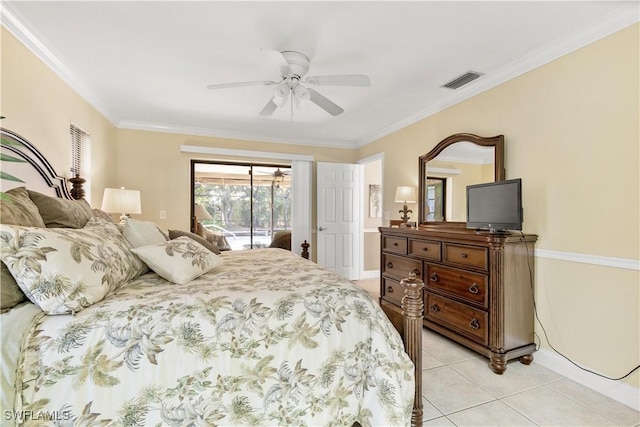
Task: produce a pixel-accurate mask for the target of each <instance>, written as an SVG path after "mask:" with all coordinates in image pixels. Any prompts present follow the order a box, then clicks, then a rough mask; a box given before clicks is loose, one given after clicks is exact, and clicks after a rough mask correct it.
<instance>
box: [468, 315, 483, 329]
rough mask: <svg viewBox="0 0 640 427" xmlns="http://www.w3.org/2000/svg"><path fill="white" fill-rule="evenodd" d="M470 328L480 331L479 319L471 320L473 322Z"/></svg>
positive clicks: (470, 323)
mask: <svg viewBox="0 0 640 427" xmlns="http://www.w3.org/2000/svg"><path fill="white" fill-rule="evenodd" d="M469 326H470V327H471V329H475V330H478V329H480V322H478V319H476V318H475V317H474V318H473V319H471V322H469Z"/></svg>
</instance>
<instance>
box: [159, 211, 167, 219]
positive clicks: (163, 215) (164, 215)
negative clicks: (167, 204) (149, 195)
mask: <svg viewBox="0 0 640 427" xmlns="http://www.w3.org/2000/svg"><path fill="white" fill-rule="evenodd" d="M160 219H167V211H165V210H162V211H160Z"/></svg>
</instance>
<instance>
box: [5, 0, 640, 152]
mask: <svg viewBox="0 0 640 427" xmlns="http://www.w3.org/2000/svg"><path fill="white" fill-rule="evenodd" d="M638 5H639V3H638V2H637V1H631V2H617V1H586V2H577V1H550V2H524V1H514V2H504V1H495V2H482V1H472V2H458V1H448V2H447V1H441V2H433V1H407V2H398V1H392V2H380V1H373V2H369V1H352V2H337V1H320V2H304V1H302V2H300V1H298V2H293V1H292V2H271V1H258V2H246V1H236V2H234V1H231V2H216V1H192V2H180V1H174V2H169V1H138V2H133V1H108V2H96V1H87V2H82V1H68V2H62V1H45V2H30V1H3V2H2V22H3V25H5V26H6V27H7V28H8V29H9V30H10V31H12V32H13V33H14V34H15V35H16V36H17V37H18V38H19V39H20V40H22V41H23V42H24V43H25V44H26V45H27V46H29V47H30V48H31V49H32V50H33V51H34V52H36V54H37V55H38V56H40V57H41V58H42V59H43V60H44V61H45V62H47V63H48V64H49V65H50V66H51V67H52V68H53V69H54V70H55V71H56V72H57V73H58V74H60V75H61V76H62V77H63V78H64V79H65V80H66V81H67V82H68V83H69V84H70V85H71V86H72V87H73V88H74V89H76V90H77V91H78V92H79V93H80V94H81V95H82V96H84V97H85V98H86V99H87V100H88V101H89V102H91V103H92V104H93V105H94V106H95V107H96V108H97V109H98V110H99V111H100V112H101V113H103V114H104V115H105V116H106V117H107V118H108V119H109V120H111V121H112V122H113V123H114V125H116V126H118V127H121V128H132V129H152V130H162V131H168V132H179V133H189V134H196V135H211V136H222V137H229V138H240V139H252V140H261V141H275V142H283V143H297V144H309V145H319V146H335V147H349V148H353V147H358V146H362V145H364V144H367V143H369V142H371V141H373V140H375V139H377V138H380V137H382V136H384V135H386V134H388V133H390V132H393V131H395V130H397V129H400V128H402V127H404V126H406V125H408V124H410V123H412V122H415V121H417V120H419V119H421V118H424V117H426V116H428V115H430V114H433V113H435V112H437V111H440V110H442V109H443V108H446V107H448V106H450V105H453V104H455V103H456V102H460V101H461V100H463V99H466V98H468V97H469V96H473V95H475V94H477V93H479V92H481V91H483V90H486V89H488V88H490V87H493V86H495V85H497V84H500V83H502V82H504V81H506V80H508V79H510V78H513V77H515V76H517V75H519V74H522V73H524V72H526V71H528V70H530V69H532V68H535V67H537V66H539V65H542V64H544V63H545V62H548V61H550V60H553V59H555V58H557V57H558V56H561V55H563V54H566V53H568V52H570V51H572V50H575V49H576V48H578V47H580V46H583V45H585V44H587V43H590V42H593V41H594V40H597V39H599V38H601V37H603V36H606V35H608V34H610V33H612V32H615V31H617V30H619V29H621V28H623V27H625V26H628V25H630V24H632V23H634V22H637V21H638V17H639V13H638ZM261 49H273V50H279V51H282V50H297V51H299V52H302V53H304V54H305V55H307V56H308V57H309V58H310V59H311V69H310V70H309V74H308V75H323V74H367V75H368V76H369V77H370V78H371V81H372V85H371V87H368V88H362V87H318V88H317V89H316V90H317V91H318V92H320V93H322V94H323V95H325V96H326V97H328V98H330V99H331V100H332V101H334V102H335V103H337V104H338V105H340V106H341V107H343V108H344V110H345V112H344V113H343V114H342V115H340V116H337V117H333V116H330V115H329V114H327V113H326V112H324V111H323V110H321V109H320V108H318V107H317V106H315V105H313V104H309V105H306V106H305V107H304V108H303V109H300V110H296V109H294V111H293V117H291V110H290V108H289V105H286V106H285V108H282V109H279V110H278V111H276V113H274V115H273V116H271V117H260V116H259V115H258V113H259V112H260V110H261V109H262V107H263V106H264V105H265V104H266V103H267V101H268V100H269V99H270V98H271V95H272V93H273V88H274V86H252V87H239V88H232V89H224V90H217V91H210V90H207V89H206V86H207V85H208V84H216V83H227V82H234V81H253V80H278V79H279V75H278V73H277V72H276V71H275V69H274V68H273V66H272V64H271V63H270V61H269V59H268V58H267V57H266V56H265V54H264V53H263V52H261ZM4 66H10V64H4ZM470 70H473V71H477V72H481V73H484V75H483V76H482V77H480V78H479V79H477V80H475V81H474V82H472V83H470V84H468V85H466V86H464V87H463V88H461V89H458V90H456V91H453V90H450V89H444V88H441V87H440V86H441V85H443V84H444V83H446V82H448V81H449V80H451V79H453V78H455V77H457V76H459V75H461V74H463V73H465V72H467V71H470ZM576 72H579V70H576ZM80 125H81V124H80Z"/></svg>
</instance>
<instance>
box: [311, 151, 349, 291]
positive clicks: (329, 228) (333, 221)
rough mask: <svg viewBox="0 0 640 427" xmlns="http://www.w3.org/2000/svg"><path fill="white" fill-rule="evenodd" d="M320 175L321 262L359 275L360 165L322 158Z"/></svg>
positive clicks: (334, 269) (336, 269)
mask: <svg viewBox="0 0 640 427" xmlns="http://www.w3.org/2000/svg"><path fill="white" fill-rule="evenodd" d="M317 176H318V184H317V185H318V188H317V190H318V193H317V194H318V204H317V215H316V217H317V222H318V239H317V241H318V245H317V246H318V256H317V260H318V264H320V265H322V266H324V267H326V268H328V269H329V270H332V271H335V272H336V273H338V274H340V275H342V276H344V277H346V278H348V279H350V280H354V279H359V277H358V275H359V268H358V263H359V260H360V238H359V236H358V230H359V229H360V227H359V225H360V203H359V200H360V197H359V191H360V182H359V181H360V172H359V166H358V165H352V164H345V163H322V162H318V169H317Z"/></svg>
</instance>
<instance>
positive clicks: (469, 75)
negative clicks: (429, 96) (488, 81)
mask: <svg viewBox="0 0 640 427" xmlns="http://www.w3.org/2000/svg"><path fill="white" fill-rule="evenodd" d="M481 75H482V73H478V72H477V71H467V72H466V73H464V74H463V75H461V76H458V77H456V78H455V79H453V80H451V81H450V82H448V83H445V84H443V85H442V87H446V88H447V89H453V90H456V89H458V88H460V87H462V86H464V85H466V84H467V83H471V82H472V81H474V80H475V79H477V78H478V77H480V76H481Z"/></svg>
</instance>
